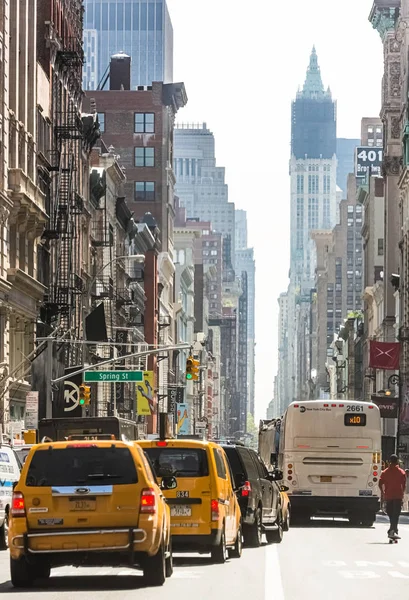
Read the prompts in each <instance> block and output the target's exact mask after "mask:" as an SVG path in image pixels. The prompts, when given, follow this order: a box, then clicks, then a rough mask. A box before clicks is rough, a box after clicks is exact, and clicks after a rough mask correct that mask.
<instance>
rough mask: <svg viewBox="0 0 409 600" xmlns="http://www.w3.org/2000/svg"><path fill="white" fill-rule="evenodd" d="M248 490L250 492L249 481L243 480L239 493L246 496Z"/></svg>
mask: <svg viewBox="0 0 409 600" xmlns="http://www.w3.org/2000/svg"><path fill="white" fill-rule="evenodd" d="M250 492H251V484H250V481H245V482H244V485H243V487H242V488H241V495H242V496H244V497H245V498H246V497H247V496H248V495H249V494H250Z"/></svg>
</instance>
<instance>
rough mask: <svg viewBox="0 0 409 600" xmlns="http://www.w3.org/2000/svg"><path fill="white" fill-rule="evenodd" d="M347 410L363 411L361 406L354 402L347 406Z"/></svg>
mask: <svg viewBox="0 0 409 600" xmlns="http://www.w3.org/2000/svg"><path fill="white" fill-rule="evenodd" d="M347 412H364V407H363V406H357V405H356V404H352V405H349V406H347Z"/></svg>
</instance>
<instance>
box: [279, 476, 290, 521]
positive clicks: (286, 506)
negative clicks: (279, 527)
mask: <svg viewBox="0 0 409 600" xmlns="http://www.w3.org/2000/svg"><path fill="white" fill-rule="evenodd" d="M279 487H280V496H281V506H282V519H283V530H284V531H288V530H289V529H290V521H291V505H290V499H289V497H288V494H287V492H288V490H289V488H288V487H287V486H285V485H280V484H279Z"/></svg>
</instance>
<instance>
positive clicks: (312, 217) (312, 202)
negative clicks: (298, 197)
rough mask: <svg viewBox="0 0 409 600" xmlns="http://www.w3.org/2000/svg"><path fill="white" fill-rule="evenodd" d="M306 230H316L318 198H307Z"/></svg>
mask: <svg viewBox="0 0 409 600" xmlns="http://www.w3.org/2000/svg"><path fill="white" fill-rule="evenodd" d="M308 229H318V198H308Z"/></svg>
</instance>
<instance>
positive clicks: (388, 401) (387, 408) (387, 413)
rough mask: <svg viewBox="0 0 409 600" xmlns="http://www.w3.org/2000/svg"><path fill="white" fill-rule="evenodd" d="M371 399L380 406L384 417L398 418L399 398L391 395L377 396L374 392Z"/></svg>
mask: <svg viewBox="0 0 409 600" xmlns="http://www.w3.org/2000/svg"><path fill="white" fill-rule="evenodd" d="M371 399H372V402H373V403H374V404H376V405H377V406H378V408H379V412H380V413H381V418H382V419H397V418H398V403H399V400H398V398H391V397H390V396H377V395H376V394H372V396H371Z"/></svg>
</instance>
